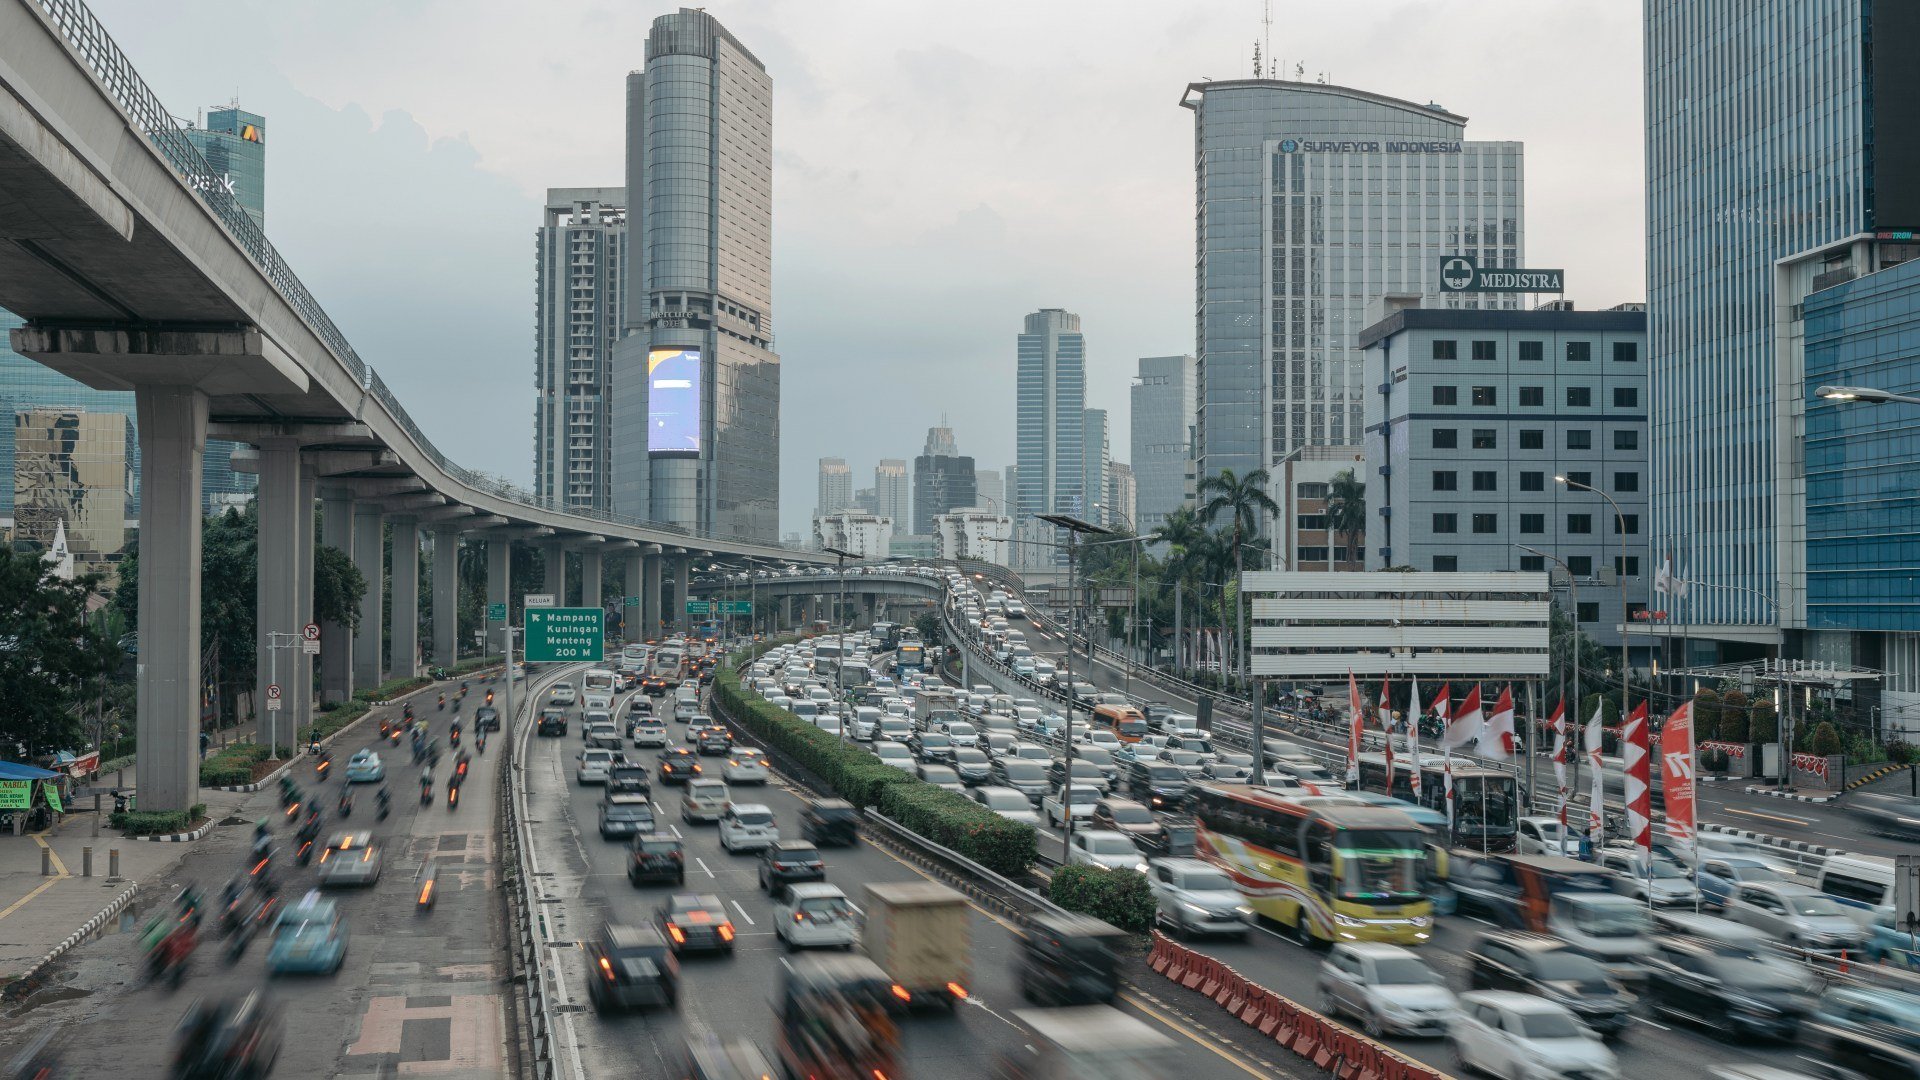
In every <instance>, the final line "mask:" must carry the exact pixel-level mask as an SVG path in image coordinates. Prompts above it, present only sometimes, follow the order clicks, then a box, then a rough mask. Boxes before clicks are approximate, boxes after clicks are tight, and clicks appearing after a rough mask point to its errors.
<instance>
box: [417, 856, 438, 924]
mask: <svg viewBox="0 0 1920 1080" xmlns="http://www.w3.org/2000/svg"><path fill="white" fill-rule="evenodd" d="M439 874H440V871H439V869H438V868H437V865H436V864H435V862H434V861H433V860H432V859H428V860H427V861H426V862H424V863H422V864H421V866H420V873H419V874H418V875H416V876H415V877H414V879H413V887H414V900H413V910H414V911H415V912H416V913H418V914H421V915H425V914H426V913H427V912H429V911H432V910H433V900H434V884H435V882H436V879H437V878H438V877H439Z"/></svg>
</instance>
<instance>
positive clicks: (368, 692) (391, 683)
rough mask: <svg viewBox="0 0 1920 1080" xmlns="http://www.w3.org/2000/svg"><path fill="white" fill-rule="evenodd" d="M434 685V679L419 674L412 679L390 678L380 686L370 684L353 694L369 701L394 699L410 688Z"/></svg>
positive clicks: (361, 699)
mask: <svg viewBox="0 0 1920 1080" xmlns="http://www.w3.org/2000/svg"><path fill="white" fill-rule="evenodd" d="M432 685H433V680H432V679H429V678H427V677H426V676H424V675H421V676H417V677H415V678H411V679H406V678H401V679H388V680H387V681H386V682H383V683H381V684H380V685H379V686H370V687H368V688H367V689H365V690H361V691H359V692H358V693H356V694H354V695H353V696H354V697H355V698H356V699H358V700H360V701H369V702H371V701H392V700H393V699H394V698H397V697H399V696H400V695H401V694H404V693H407V692H408V691H410V690H418V689H420V688H421V687H423V686H432Z"/></svg>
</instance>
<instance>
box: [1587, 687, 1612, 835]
mask: <svg viewBox="0 0 1920 1080" xmlns="http://www.w3.org/2000/svg"><path fill="white" fill-rule="evenodd" d="M1606 712H1607V703H1606V702H1605V701H1602V702H1601V703H1600V704H1598V705H1596V706H1594V708H1593V719H1591V720H1589V721H1587V766H1588V768H1587V784H1588V787H1587V828H1588V829H1590V830H1592V831H1593V839H1594V845H1595V846H1596V847H1597V846H1599V842H1600V840H1601V839H1602V838H1604V837H1605V836H1606V832H1607V777H1606V774H1605V772H1603V771H1602V770H1601V768H1600V740H1601V738H1602V736H1603V735H1604V734H1605V733H1604V732H1602V731H1601V729H1600V718H1601V717H1602V716H1605V715H1606Z"/></svg>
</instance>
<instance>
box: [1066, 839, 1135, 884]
mask: <svg viewBox="0 0 1920 1080" xmlns="http://www.w3.org/2000/svg"><path fill="white" fill-rule="evenodd" d="M1067 862H1068V864H1069V865H1074V866H1099V867H1103V868H1105V869H1108V870H1138V871H1140V872H1141V873H1143V874H1144V873H1146V872H1147V860H1146V859H1145V858H1143V857H1141V855H1140V849H1139V848H1137V847H1134V846H1133V838H1132V837H1130V836H1128V835H1127V834H1126V833H1123V832H1115V831H1114V830H1112V829H1082V830H1079V831H1078V832H1075V833H1074V834H1073V843H1072V844H1071V845H1069V846H1068V848H1067Z"/></svg>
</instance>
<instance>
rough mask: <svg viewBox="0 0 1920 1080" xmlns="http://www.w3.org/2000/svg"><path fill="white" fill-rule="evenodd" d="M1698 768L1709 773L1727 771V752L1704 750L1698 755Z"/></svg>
mask: <svg viewBox="0 0 1920 1080" xmlns="http://www.w3.org/2000/svg"><path fill="white" fill-rule="evenodd" d="M1700 767H1701V768H1702V769H1705V770H1706V771H1707V772H1710V773H1723V772H1726V771H1727V752H1726V751H1725V750H1705V751H1702V752H1701V754H1700Z"/></svg>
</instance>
